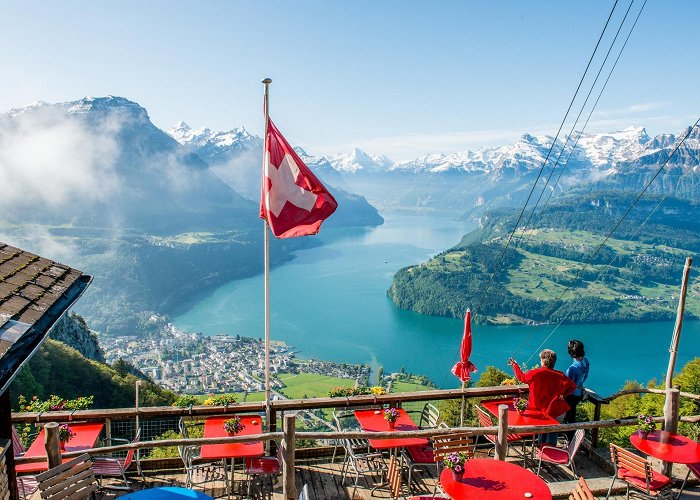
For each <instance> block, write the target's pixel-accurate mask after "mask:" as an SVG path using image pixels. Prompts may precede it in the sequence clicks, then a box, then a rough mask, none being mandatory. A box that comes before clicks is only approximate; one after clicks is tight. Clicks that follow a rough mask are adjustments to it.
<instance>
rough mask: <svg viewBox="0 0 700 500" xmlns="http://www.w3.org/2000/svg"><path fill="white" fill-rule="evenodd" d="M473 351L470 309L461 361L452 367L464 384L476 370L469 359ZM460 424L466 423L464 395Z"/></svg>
mask: <svg viewBox="0 0 700 500" xmlns="http://www.w3.org/2000/svg"><path fill="white" fill-rule="evenodd" d="M471 353H472V314H471V311H470V310H469V309H467V313H466V314H465V315H464V334H463V335H462V345H461V346H460V348H459V357H460V359H459V361H457V363H456V364H455V365H454V366H453V367H452V373H453V374H454V375H455V376H456V377H457V378H459V379H460V380H461V381H462V390H464V384H465V383H466V382H467V380H469V379H470V378H471V374H472V373H474V372H475V371H476V366H474V364H473V363H472V362H471V361H469V356H471ZM459 425H460V426H463V425H464V396H462V408H461V412H460V423H459Z"/></svg>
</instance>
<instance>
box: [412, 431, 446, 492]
mask: <svg viewBox="0 0 700 500" xmlns="http://www.w3.org/2000/svg"><path fill="white" fill-rule="evenodd" d="M437 427H438V428H439V429H449V427H448V426H447V424H446V423H445V422H440V423H439V424H438V426H437ZM401 453H402V455H403V458H404V460H405V461H406V463H407V464H408V490H409V491H411V486H413V483H412V481H411V479H412V477H413V469H415V468H417V467H435V475H436V476H437V471H438V467H437V463H436V462H435V454H434V453H433V447H432V446H407V447H406V448H403V449H402V450H401Z"/></svg>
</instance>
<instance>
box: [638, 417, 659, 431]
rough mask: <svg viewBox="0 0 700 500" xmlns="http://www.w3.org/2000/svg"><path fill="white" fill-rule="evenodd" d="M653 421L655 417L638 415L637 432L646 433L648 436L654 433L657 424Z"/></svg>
mask: <svg viewBox="0 0 700 500" xmlns="http://www.w3.org/2000/svg"><path fill="white" fill-rule="evenodd" d="M653 419H654V417H653V416H651V415H645V414H644V413H640V414H639V415H637V430H639V431H640V432H646V433H647V434H648V433H650V432H654V430H656V424H655V423H654V420H653Z"/></svg>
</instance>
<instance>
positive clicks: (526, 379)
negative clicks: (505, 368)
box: [508, 358, 530, 384]
mask: <svg viewBox="0 0 700 500" xmlns="http://www.w3.org/2000/svg"><path fill="white" fill-rule="evenodd" d="M508 364H510V366H512V367H513V373H514V374H515V378H516V379H517V380H518V381H519V382H524V383H526V384H529V383H530V380H529V377H528V376H527V373H523V371H522V370H521V369H520V366H519V365H518V363H516V362H515V360H514V359H513V358H510V359H509V360H508ZM528 373H529V372H528Z"/></svg>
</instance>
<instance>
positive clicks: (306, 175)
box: [260, 121, 338, 238]
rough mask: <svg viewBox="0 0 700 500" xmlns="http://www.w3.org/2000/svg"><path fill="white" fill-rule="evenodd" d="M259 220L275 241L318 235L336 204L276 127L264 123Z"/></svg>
mask: <svg viewBox="0 0 700 500" xmlns="http://www.w3.org/2000/svg"><path fill="white" fill-rule="evenodd" d="M266 143H267V155H266V156H267V158H266V161H265V164H264V166H263V177H262V193H261V199H260V218H261V219H265V220H267V223H268V224H269V225H270V229H271V230H272V234H274V235H275V236H276V237H277V238H293V237H295V236H308V235H311V234H316V233H318V231H319V229H320V228H321V223H322V222H323V221H324V220H326V219H327V218H328V217H330V215H331V214H332V213H333V212H335V209H336V208H337V207H338V202H336V201H335V198H333V196H332V195H331V194H330V193H329V192H328V190H327V189H326V188H325V186H324V185H323V184H321V181H319V180H318V178H317V177H316V176H315V175H314V174H313V173H312V172H311V170H309V167H307V166H306V165H305V164H304V162H303V161H301V158H299V156H298V155H297V154H296V152H295V151H294V149H293V148H292V147H291V146H290V145H289V143H288V142H287V141H286V139H285V138H284V137H283V136H282V134H281V133H280V131H279V130H277V127H275V125H274V124H273V123H272V121H269V122H268V128H267V141H266Z"/></svg>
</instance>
